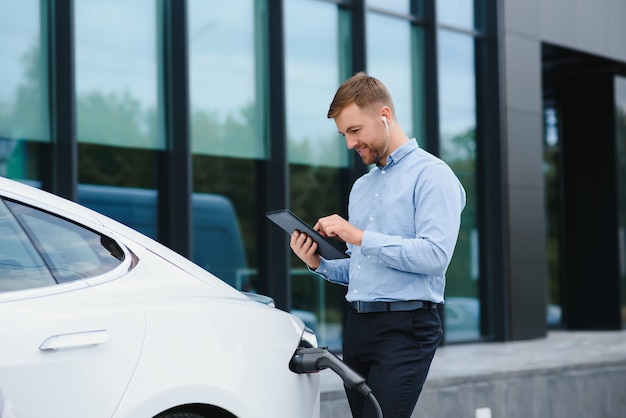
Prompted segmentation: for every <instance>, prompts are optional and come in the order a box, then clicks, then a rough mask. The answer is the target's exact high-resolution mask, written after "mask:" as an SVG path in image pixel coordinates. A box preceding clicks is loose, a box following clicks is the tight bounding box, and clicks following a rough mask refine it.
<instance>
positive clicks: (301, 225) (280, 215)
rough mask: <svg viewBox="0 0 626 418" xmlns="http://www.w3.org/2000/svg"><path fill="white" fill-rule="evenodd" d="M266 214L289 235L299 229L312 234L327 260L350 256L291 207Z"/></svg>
mask: <svg viewBox="0 0 626 418" xmlns="http://www.w3.org/2000/svg"><path fill="white" fill-rule="evenodd" d="M265 216H267V217H268V218H269V219H270V220H271V221H272V222H274V223H275V224H276V225H278V226H280V227H281V228H282V229H283V230H285V231H286V232H287V233H288V234H289V235H291V233H292V232H293V231H295V230H298V231H300V232H304V233H305V234H307V235H308V236H310V237H311V238H312V239H313V241H315V242H317V252H318V253H319V254H320V255H321V256H322V257H324V258H325V259H327V260H334V259H337V258H347V257H348V254H346V253H345V252H343V251H341V250H339V249H337V248H336V247H335V246H333V245H332V244H331V243H330V242H328V240H327V239H326V238H324V237H323V236H321V235H320V234H319V233H318V232H317V231H316V230H314V229H313V228H312V227H311V226H310V225H309V224H307V223H306V222H304V221H303V220H302V219H300V218H298V217H297V216H296V215H295V214H293V212H291V211H290V210H289V209H280V210H275V211H271V212H267V213H266V214H265Z"/></svg>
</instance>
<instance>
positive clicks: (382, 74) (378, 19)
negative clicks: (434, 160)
mask: <svg viewBox="0 0 626 418" xmlns="http://www.w3.org/2000/svg"><path fill="white" fill-rule="evenodd" d="M366 27H367V34H366V36H367V68H368V71H367V72H368V74H369V75H371V76H373V77H376V78H378V79H379V80H380V81H382V82H383V83H385V85H386V86H387V88H388V89H389V92H390V93H391V96H392V97H393V101H394V105H395V107H396V117H397V119H398V123H399V124H400V126H402V128H403V129H404V132H405V133H406V134H407V135H408V136H409V137H410V138H412V137H415V138H417V140H418V143H419V144H420V145H421V146H424V143H425V142H424V122H423V121H424V119H423V118H424V111H423V100H424V93H423V92H424V90H423V88H422V86H423V74H424V73H423V65H422V57H423V44H422V33H423V30H422V28H421V27H412V26H411V25H410V24H409V23H408V22H406V23H404V24H403V22H402V20H399V19H398V18H392V17H387V16H383V15H379V14H376V13H368V14H367V24H366ZM390 45H393V47H390Z"/></svg>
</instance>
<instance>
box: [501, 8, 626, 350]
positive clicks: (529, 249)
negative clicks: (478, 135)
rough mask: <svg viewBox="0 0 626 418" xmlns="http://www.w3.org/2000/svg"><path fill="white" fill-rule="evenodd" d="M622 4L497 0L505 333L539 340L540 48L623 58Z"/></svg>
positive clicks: (542, 259) (543, 266)
mask: <svg viewBox="0 0 626 418" xmlns="http://www.w3.org/2000/svg"><path fill="white" fill-rule="evenodd" d="M624 17H626V2H623V1H620V0H600V1H588V0H578V1H572V0H550V1H545V0H544V1H542V0H502V1H501V2H500V34H499V36H500V39H501V43H500V48H501V49H500V60H501V77H502V95H501V99H502V111H503V115H502V122H503V129H502V131H503V135H504V137H503V138H502V140H503V142H504V149H505V150H506V153H505V155H506V157H507V161H506V163H505V165H504V166H505V167H506V168H505V175H506V179H505V182H506V185H505V189H506V190H507V196H506V198H507V199H508V202H507V204H508V207H509V212H508V219H507V221H506V222H507V223H508V225H505V228H508V230H509V237H510V241H509V268H510V298H511V299H510V312H509V313H510V318H511V319H510V326H511V329H510V336H511V338H512V339H523V338H532V337H539V336H541V335H543V334H544V333H545V331H544V332H543V333H542V331H541V330H542V329H545V328H543V327H542V326H541V323H542V321H543V318H542V317H541V315H540V314H539V313H540V312H542V309H541V306H545V304H546V299H545V295H546V280H547V277H546V271H547V261H546V250H545V248H546V245H545V237H546V217H545V208H544V191H545V185H544V177H543V133H542V130H543V109H542V60H541V48H542V43H551V44H555V45H558V46H563V47H567V48H571V49H574V50H579V51H581V52H586V53H589V54H594V55H600V56H605V57H607V58H611V59H614V60H617V61H622V62H624V61H626V44H625V43H624V42H623V40H624V39H626V26H624V25H623V18H624Z"/></svg>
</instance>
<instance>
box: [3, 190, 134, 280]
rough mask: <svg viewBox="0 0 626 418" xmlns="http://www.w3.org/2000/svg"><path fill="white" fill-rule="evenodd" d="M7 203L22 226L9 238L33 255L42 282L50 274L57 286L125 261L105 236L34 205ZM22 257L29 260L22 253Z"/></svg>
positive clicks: (115, 245)
mask: <svg viewBox="0 0 626 418" xmlns="http://www.w3.org/2000/svg"><path fill="white" fill-rule="evenodd" d="M5 203H6V207H7V208H8V209H9V210H10V212H11V214H12V215H13V217H14V219H15V221H17V223H18V224H19V226H20V227H21V231H19V230H17V229H16V228H15V225H13V229H12V230H11V231H7V232H8V236H9V237H13V241H18V242H19V243H20V245H21V246H22V247H24V249H25V250H24V251H27V252H28V253H29V254H31V253H32V257H31V258H34V259H35V260H36V261H34V262H31V264H32V265H36V266H38V268H39V270H37V271H38V273H39V274H41V276H42V277H41V282H42V283H43V282H46V280H45V279H44V277H46V276H48V275H52V276H53V277H54V281H55V282H57V283H65V282H68V281H73V280H79V279H86V278H89V277H93V276H97V275H100V274H103V273H106V272H108V271H110V270H112V269H114V268H115V267H117V266H118V265H119V264H120V263H121V262H122V261H123V259H124V252H123V251H122V250H121V249H120V248H119V246H118V245H117V243H116V242H115V241H114V240H113V239H111V238H109V237H107V236H105V235H102V234H100V233H98V232H95V231H93V230H91V229H89V228H86V227H85V226H82V225H80V224H77V223H75V222H72V221H70V220H68V219H64V218H61V217H59V216H55V215H52V214H50V213H48V212H45V211H43V210H39V209H36V208H33V207H31V206H27V205H24V204H20V203H18V202H15V201H10V200H5ZM9 222H10V221H9ZM0 243H3V241H0ZM2 245H3V246H4V245H5V244H4V243H3V244H2ZM27 249H28V250H27ZM0 251H5V250H2V249H0ZM6 251H7V252H8V251H9V250H8V249H6ZM21 258H22V259H25V258H26V257H24V254H22V257H21ZM26 261H28V260H26ZM44 267H45V270H47V272H46V271H44ZM29 287H32V286H29Z"/></svg>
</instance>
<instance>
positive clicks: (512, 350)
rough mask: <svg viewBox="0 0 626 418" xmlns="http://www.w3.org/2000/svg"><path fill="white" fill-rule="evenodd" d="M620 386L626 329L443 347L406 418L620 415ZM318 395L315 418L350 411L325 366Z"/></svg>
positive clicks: (625, 372) (625, 370)
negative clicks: (318, 408)
mask: <svg viewBox="0 0 626 418" xmlns="http://www.w3.org/2000/svg"><path fill="white" fill-rule="evenodd" d="M625 387H626V331H585V332H573V331H551V332H550V333H549V334H548V335H547V337H546V338H541V339H536V340H527V341H515V342H505V343H500V342H498V343H495V342H485V343H471V344H459V345H447V346H444V347H440V348H439V349H438V350H437V353H436V354H435V359H434V360H433V364H432V367H431V371H430V374H429V377H428V380H427V381H426V385H425V386H424V391H423V393H422V396H421V397H420V401H419V402H418V405H417V408H416V412H418V411H422V412H421V413H420V414H417V413H414V415H413V416H414V417H417V416H419V417H446V418H448V417H449V418H462V417H468V418H475V417H478V416H480V417H485V418H488V417H493V418H500V417H503V418H504V417H506V418H511V417H512V416H515V417H517V416H519V417H524V418H532V417H537V418H556V417H557V416H558V417H561V416H563V417H568V418H574V417H581V418H613V417H616V418H617V417H623V416H626V415H625V414H626V413H625V412H624V411H626V389H624V388H625ZM321 400H322V407H321V412H322V414H321V417H322V418H335V417H337V418H340V417H349V416H350V414H349V412H348V407H347V401H346V400H345V394H344V393H343V385H342V382H341V380H340V379H339V377H338V376H337V375H335V374H334V373H333V372H332V371H330V370H324V371H323V372H322V375H321ZM442 402H445V405H446V406H447V408H445V409H448V410H449V413H446V412H443V410H442ZM528 402H532V405H533V407H532V408H530V405H528ZM453 405H456V406H453ZM459 408H463V409H464V410H463V411H459ZM529 408H530V409H529ZM476 409H479V410H480V411H479V412H476ZM487 409H489V411H487ZM511 409H514V410H519V411H520V413H519V414H518V413H515V414H514V413H512V412H511ZM425 411H428V412H425ZM475 414H476V415H475ZM587 414H590V415H587Z"/></svg>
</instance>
